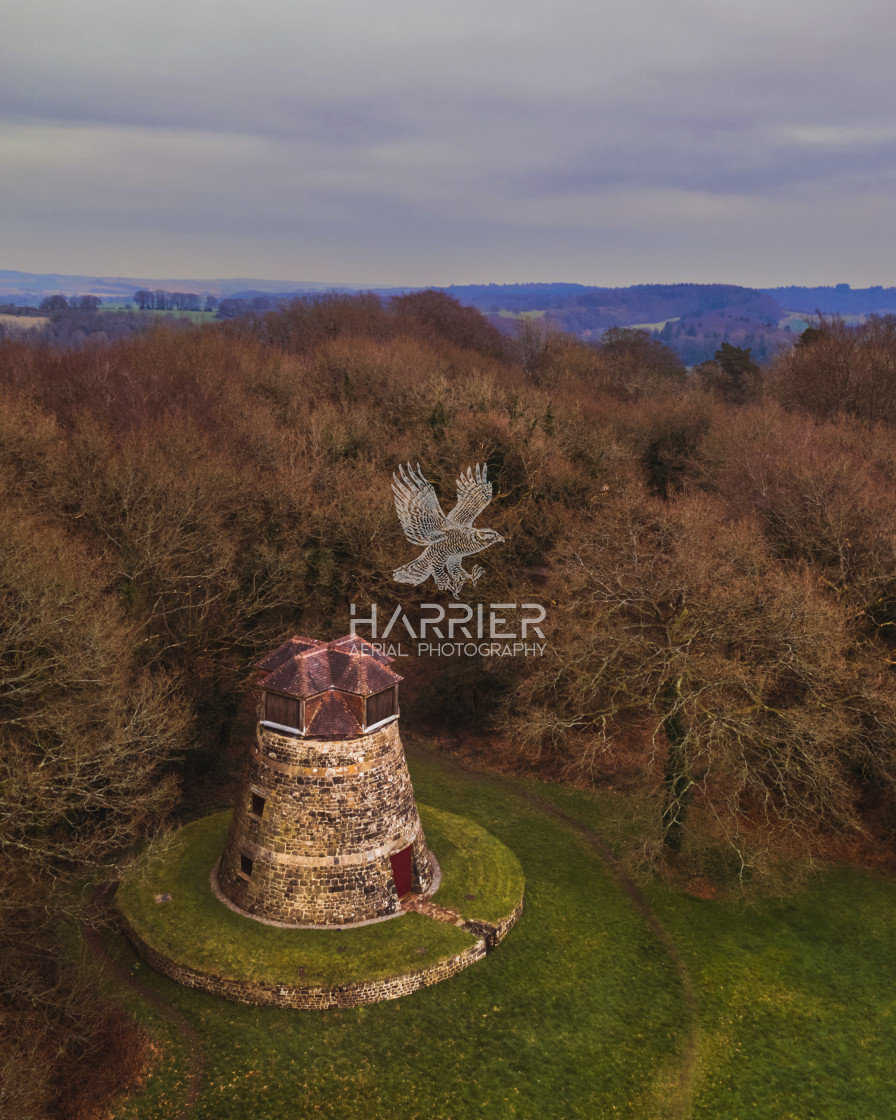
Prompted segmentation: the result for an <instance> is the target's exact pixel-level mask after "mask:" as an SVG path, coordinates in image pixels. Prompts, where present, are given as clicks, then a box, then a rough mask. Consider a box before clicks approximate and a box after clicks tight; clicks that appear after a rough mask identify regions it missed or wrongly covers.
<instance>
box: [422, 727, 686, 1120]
mask: <svg viewBox="0 0 896 1120" xmlns="http://www.w3.org/2000/svg"><path fill="white" fill-rule="evenodd" d="M405 746H406V749H407V742H406V744H405ZM408 753H409V754H411V755H412V756H413V754H415V753H419V754H421V755H423V756H424V757H425V758H427V759H428V760H429V761H430V762H434V763H435V764H436V765H437V766H444V767H445V768H446V769H448V770H453V771H454V772H455V773H458V774H464V775H466V776H467V777H468V778H470V779H472V780H478V781H486V782H492V783H493V784H495V785H498V784H500V785H502V786H503V787H504V788H505V789H506V788H507V787H508V786H509V787H511V789H512V790H513V792H514V793H515V794H516V796H517V797H520V798H522V799H523V800H524V801H528V802H530V803H531V804H533V805H537V806H538V807H539V809H542V810H543V811H544V812H546V813H549V814H550V815H551V816H552V817H556V818H557V819H558V820H561V821H563V822H564V824H568V825H569V826H570V827H571V828H574V829H575V830H576V831H577V832H578V833H579V834H580V835H581V836H582V837H584V839H585V840H586V841H587V843H588V844H590V845H591V847H592V848H594V850H595V851H596V852H597V853H598V855H599V856H600V857H601V859H602V860H603V862H604V863H605V864H606V866H607V868H608V869H609V871H610V873H611V874H612V875H613V877H614V879H615V880H616V882H617V883H618V884H619V886H620V887H621V888H622V890H623V891H624V893H625V894H626V896H627V897H628V899H629V900H630V901H631V903H632V905H633V906H634V907H635V909H636V910H637V911H638V913H639V914H640V915H641V917H642V918H643V919H644V922H645V923H646V925H647V926H648V927H649V929H650V931H651V932H652V933H653V935H654V937H655V938H656V939H657V941H659V943H660V944H661V945H662V947H663V949H664V950H665V952H666V955H667V956H668V958H669V960H670V961H671V962H672V964H673V965H674V967H675V971H676V972H677V974H678V979H679V981H680V983H681V989H682V994H683V996H684V1002H685V1007H686V1008H687V1013H688V1027H687V1035H686V1037H685V1040H684V1046H683V1049H682V1055H681V1065H680V1067H679V1071H678V1083H677V1085H676V1086H675V1090H674V1096H673V1099H672V1100H671V1101H670V1106H671V1107H670V1111H669V1120H686V1117H687V1116H688V1114H689V1112H690V1110H691V1101H692V1097H693V1091H694V1078H695V1075H696V1072H697V1059H698V1055H699V1048H700V1017H699V1012H698V1009H697V999H696V996H695V995H694V985H693V982H692V980H691V974H690V972H689V971H688V966H687V964H686V963H685V961H684V958H683V957H682V955H681V953H679V951H678V947H677V946H676V944H675V942H674V941H673V939H672V937H671V935H670V934H669V932H668V930H666V928H665V927H664V926H663V924H662V923H661V922H660V920H659V918H658V917H657V916H656V914H654V912H653V911H652V910H651V908H650V906H649V904H648V902H647V899H646V898H645V897H644V895H643V894H642V893H641V891H640V890H639V888H638V885H637V883H635V881H634V880H633V879H632V877H631V876H630V875H629V874H628V872H627V871H626V870H625V868H624V867H623V866H622V864H621V863H620V862H619V860H618V859H617V858H616V856H615V854H614V853H613V849H612V848H611V847H610V845H609V844H608V843H607V842H606V840H604V838H603V837H602V836H600V834H599V833H597V832H595V831H594V830H593V829H591V828H589V827H588V826H587V825H585V824H583V823H582V822H581V821H579V820H576V818H575V817H571V816H570V815H569V814H568V813H564V812H563V810H562V809H558V808H557V806H556V805H553V804H551V802H550V801H546V800H545V799H544V798H543V797H539V796H538V795H537V794H534V793H530V792H529V791H528V790H525V789H522V788H520V787H519V785H517V783H516V782H515V781H514V780H513V778H512V777H508V776H507V775H504V774H490V773H488V772H487V771H482V770H469V769H467V767H465V766H463V765H461V763H459V762H458V761H457V760H456V759H453V758H449V757H446V756H445V755H444V754H439V753H438V752H436V751H432V750H429V749H428V748H426V747H424V746H423V745H422V744H421V743H420V742H419V741H418V740H413V739H412V740H411V749H410V751H409V752H408Z"/></svg>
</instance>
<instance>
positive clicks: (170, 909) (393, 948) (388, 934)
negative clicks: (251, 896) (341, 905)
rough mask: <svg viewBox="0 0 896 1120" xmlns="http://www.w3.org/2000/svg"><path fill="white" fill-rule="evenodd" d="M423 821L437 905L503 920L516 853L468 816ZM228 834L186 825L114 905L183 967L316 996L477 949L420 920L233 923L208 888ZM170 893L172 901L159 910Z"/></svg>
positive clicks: (220, 827)
mask: <svg viewBox="0 0 896 1120" xmlns="http://www.w3.org/2000/svg"><path fill="white" fill-rule="evenodd" d="M420 814H421V818H422V820H423V824H424V829H425V831H426V835H427V842H428V843H429V845H430V846H431V847H432V848H433V849H434V850H435V852H436V853H437V856H438V858H439V861H440V864H441V867H442V882H443V887H442V889H441V890H440V891H439V894H438V896H437V901H439V902H441V903H443V904H444V905H447V906H451V907H452V908H456V909H457V910H458V912H459V913H462V915H463V916H464V917H478V918H482V919H484V920H486V921H495V922H497V921H499V920H500V919H501V918H504V917H507V915H508V914H510V913H511V912H512V911H513V909H514V907H515V906H516V905H517V903H518V902H519V900H520V897H521V896H522V893H523V877H522V872H521V870H520V866H519V863H518V862H517V860H516V858H515V857H514V855H513V853H512V852H510V851H509V850H508V849H507V848H505V847H504V846H503V845H502V844H500V843H498V842H497V841H496V840H495V839H494V838H493V837H491V836H489V834H488V833H487V832H485V831H484V830H483V829H482V828H479V827H478V826H477V825H475V824H473V823H472V822H470V821H466V820H464V819H463V818H462V817H458V816H455V815H454V814H451V813H445V812H444V811H439V810H430V809H427V807H426V806H424V805H421V806H420ZM229 825H230V813H229V812H224V813H215V814H214V815H212V816H209V817H204V818H202V819H201V820H198V821H194V822H193V823H192V824H188V825H185V826H184V827H183V828H181V829H180V830H179V831H178V832H177V833H175V834H174V836H173V837H172V838H171V841H170V842H169V844H168V845H167V846H166V847H165V848H164V850H162V851H157V852H153V853H152V854H151V855H150V856H149V857H148V858H147V859H145V860H143V861H141V862H140V863H139V864H138V865H137V867H136V869H135V871H134V873H133V874H132V875H131V876H130V877H129V878H128V880H127V881H126V882H124V883H123V884H122V885H121V887H119V890H118V896H117V905H118V906H119V908H120V909H121V911H122V913H123V914H124V915H125V917H126V918H127V919H128V921H129V922H130V924H131V925H132V926H133V927H134V929H135V930H137V932H138V933H139V934H140V936H141V937H142V939H143V940H144V941H145V942H147V943H148V944H149V945H151V946H152V947H153V948H155V949H157V950H158V951H159V952H161V953H164V954H165V956H167V957H169V958H171V959H173V960H176V961H177V962H178V963H180V964H183V965H187V966H189V967H190V968H194V969H196V970H198V971H200V972H205V973H211V974H214V975H221V976H226V977H230V978H233V979H241V980H263V981H266V982H267V983H271V984H284V983H285V984H296V983H300V984H301V985H302V986H303V987H313V986H315V985H327V984H337V983H339V984H351V983H355V982H358V981H362V980H375V979H379V978H381V977H386V976H399V975H401V974H403V973H408V972H416V971H418V970H419V969H420V968H421V967H422V966H425V965H427V964H431V963H433V962H435V961H437V960H441V959H444V958H445V957H450V956H453V955H454V954H455V953H460V952H462V951H463V950H464V949H466V948H468V947H469V946H471V945H473V944H474V943H475V941H476V937H475V936H473V935H472V934H470V933H468V932H466V931H465V930H462V929H459V928H458V927H456V926H452V925H448V924H446V923H444V922H437V921H434V920H433V919H432V918H428V917H424V916H422V915H420V914H414V913H409V914H403V915H401V916H400V917H397V918H393V919H391V920H390V921H386V922H377V923H376V924H374V925H368V926H361V927H359V928H355V929H350V930H345V931H336V930H310V929H303V930H292V929H281V928H279V927H277V926H270V925H265V924H263V923H261V922H256V921H253V920H252V919H251V918H248V917H245V916H244V915H242V914H237V913H235V912H234V911H233V910H229V909H228V908H227V907H226V906H225V905H224V904H223V903H222V902H220V901H219V899H217V898H216V897H215V895H214V894H213V893H212V891H211V889H210V887H209V872H210V871H211V869H212V867H214V865H215V863H216V862H217V860H218V857H219V856H220V855H221V852H222V851H223V850H224V843H225V840H226V838H227V830H228V827H229ZM164 894H168V895H170V896H171V901H170V902H165V903H161V904H160V903H157V902H156V901H155V898H156V896H157V895H164ZM468 895H472V896H473V898H472V899H469V900H468V899H467V896H468ZM299 977H301V979H300V980H299V979H298V978H299Z"/></svg>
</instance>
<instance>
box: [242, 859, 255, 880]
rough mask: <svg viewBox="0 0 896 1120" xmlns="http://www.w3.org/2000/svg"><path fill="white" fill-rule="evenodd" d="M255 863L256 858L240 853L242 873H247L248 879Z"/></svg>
mask: <svg viewBox="0 0 896 1120" xmlns="http://www.w3.org/2000/svg"><path fill="white" fill-rule="evenodd" d="M253 863H254V860H251V859H249V857H248V856H244V855H242V853H241V854H240V874H241V875H245V876H246V878H247V879H248V878H250V877H251V875H252V865H253Z"/></svg>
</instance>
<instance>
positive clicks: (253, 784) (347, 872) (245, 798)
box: [218, 720, 433, 926]
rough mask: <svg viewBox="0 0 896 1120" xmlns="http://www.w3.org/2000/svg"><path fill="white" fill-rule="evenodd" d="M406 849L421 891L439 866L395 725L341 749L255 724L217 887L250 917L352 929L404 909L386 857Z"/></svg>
mask: <svg viewBox="0 0 896 1120" xmlns="http://www.w3.org/2000/svg"><path fill="white" fill-rule="evenodd" d="M253 794H254V795H255V799H256V800H255V802H254V803H255V804H256V805H257V804H258V802H257V799H258V798H262V799H264V806H263V811H262V813H261V814H260V815H259V814H258V813H257V812H254V811H253ZM409 846H410V847H411V848H412V849H413V857H412V858H413V864H412V887H413V889H414V890H416V891H419V892H421V893H424V892H426V891H427V890H429V888H430V886H431V884H432V880H433V866H432V861H431V859H430V853H429V851H428V850H427V847H426V839H425V837H424V835H423V827H422V825H421V824H420V817H419V816H418V814H417V806H416V804H415V802H414V790H413V787H412V786H411V778H410V775H409V774H408V768H407V762H406V761H405V756H404V748H403V746H402V743H401V738H400V736H399V733H398V721H397V720H394V721H393V722H392V723H390V724H388V725H387V726H385V727H383V728H381V729H380V730H379V731H374V732H373V733H372V734H368V735H362V736H359V737H358V738H357V739H347V740H336V741H333V740H326V739H305V738H302V737H300V736H295V737H293V736H290V735H285V734H279V733H278V732H276V731H274V730H272V729H271V728H268V727H263V726H262V725H260V724H259V727H258V736H257V740H256V743H255V745H254V746H253V749H252V752H251V756H250V759H249V768H248V772H247V774H246V777H245V780H244V782H243V786H242V789H241V791H240V796H239V799H238V801H237V805H236V809H235V811H234V814H233V822H232V824H231V828H230V834H229V836H228V839H227V843H226V845H225V848H224V854H223V856H222V859H221V865H220V869H219V873H218V882H219V884H220V887H221V890H222V891H223V893H224V894H225V895H226V896H227V897H228V898H229V899H230V900H231V902H233V903H234V905H236V906H238V907H239V908H240V909H241V910H243V911H245V912H246V913H247V914H254V915H258V916H260V917H264V918H269V919H274V920H276V921H285V922H290V923H295V924H297V925H299V924H301V925H321V926H341V925H350V924H355V923H358V922H362V921H367V920H369V919H371V918H380V917H385V916H388V915H390V914H397V913H398V912H399V911H400V904H399V900H398V894H397V892H396V889H395V882H394V879H393V876H392V865H391V862H390V859H389V857H390V855H393V854H395V853H397V852H400V851H401V850H402V849H404V848H407V847H409ZM246 859H249V860H251V861H252V868H251V872H250V873H249V874H246V873H245V872H244V871H243V870H242V868H243V865H244V863H245V860H246Z"/></svg>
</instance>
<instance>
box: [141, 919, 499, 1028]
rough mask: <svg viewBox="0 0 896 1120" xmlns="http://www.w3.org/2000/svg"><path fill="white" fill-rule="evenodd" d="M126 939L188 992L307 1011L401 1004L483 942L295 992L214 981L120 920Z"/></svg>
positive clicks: (465, 960)
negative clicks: (358, 979) (432, 959)
mask: <svg viewBox="0 0 896 1120" xmlns="http://www.w3.org/2000/svg"><path fill="white" fill-rule="evenodd" d="M119 920H120V921H121V923H122V928H123V929H124V933H125V935H126V936H127V938H128V940H129V941H130V942H131V944H132V945H133V946H134V949H135V950H136V951H137V953H138V954H139V956H140V957H142V959H143V960H144V961H146V963H147V964H148V965H149V966H150V967H151V968H154V969H155V970H156V971H157V972H161V973H162V974H163V975H165V976H169V977H170V978H171V979H172V980H176V981H177V982H178V984H184V985H186V986H187V987H188V988H199V989H201V990H202V991H205V992H211V993H212V994H213V995H216V996H223V997H224V998H225V999H233V1000H238V1001H239V1002H240V1003H252V1004H266V1005H269V1006H272V1007H292V1008H295V1009H305V1010H315V1009H319V1010H323V1009H325V1008H327V1007H357V1006H358V1005H359V1004H362V1003H378V1002H380V1001H381V1000H387V999H399V998H400V997H401V996H405V995H408V994H409V993H411V992H416V991H417V990H418V989H419V988H425V987H428V986H429V985H430V984H438V982H439V981H440V980H447V979H448V977H449V976H454V975H455V974H456V973H458V972H462V971H463V970H464V969H465V968H469V966H470V965H471V964H473V963H474V962H476V961H478V960H481V959H482V957H484V956H485V953H486V948H485V941H484V940H480V941H477V942H476V943H475V944H474V945H471V946H470V947H469V948H468V949H464V951H463V952H462V953H458V954H457V955H456V956H453V957H448V958H447V959H446V960H443V961H438V962H437V963H436V964H434V965H431V966H430V967H428V968H421V969H418V970H417V971H415V972H409V973H406V974H405V975H404V976H392V977H387V978H386V979H383V980H368V981H364V982H362V983H357V984H341V985H336V986H334V987H332V988H297V987H292V986H290V985H287V984H270V983H266V982H265V981H262V980H236V979H233V978H232V977H227V976H215V975H214V974H212V973H205V972H200V971H199V970H198V969H194V968H188V967H187V966H186V965H181V964H178V963H177V961H173V960H170V959H169V958H168V957H166V956H164V955H163V954H162V953H160V952H158V950H156V949H153V948H152V947H151V946H150V945H147V944H146V942H145V941H143V939H142V938H141V937H140V936H139V935H138V934H137V933H136V932H135V931H134V929H133V928H132V927H131V926H130V924H129V923H128V922H127V921H125V919H124V918H121V917H120V918H119Z"/></svg>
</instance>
